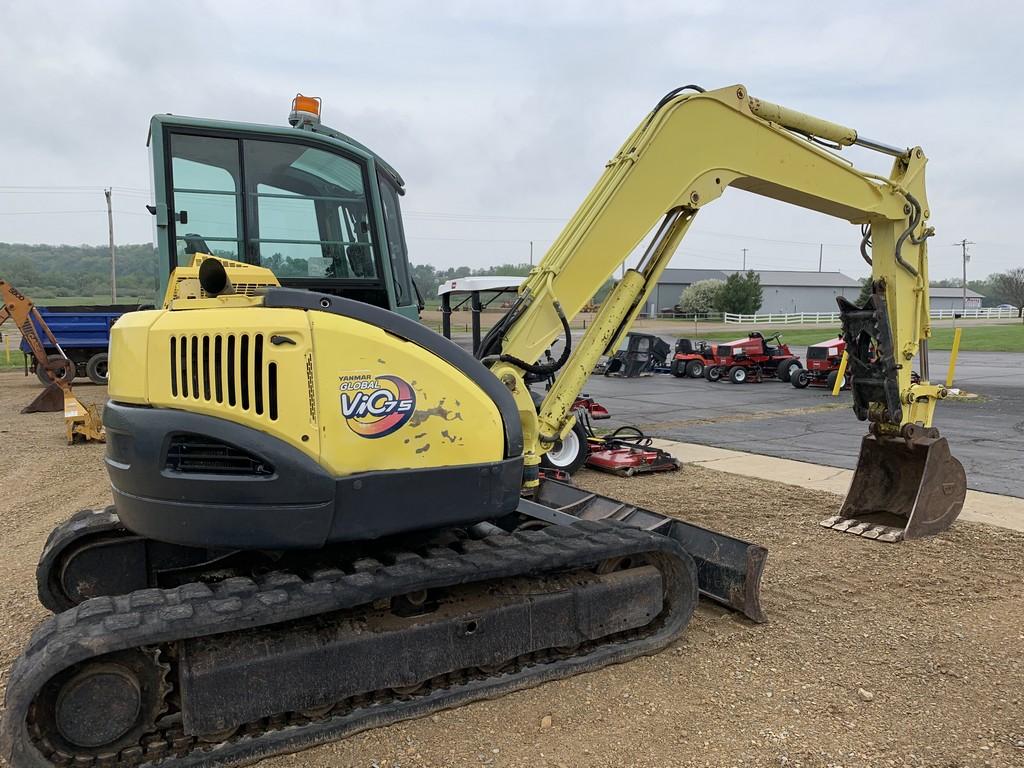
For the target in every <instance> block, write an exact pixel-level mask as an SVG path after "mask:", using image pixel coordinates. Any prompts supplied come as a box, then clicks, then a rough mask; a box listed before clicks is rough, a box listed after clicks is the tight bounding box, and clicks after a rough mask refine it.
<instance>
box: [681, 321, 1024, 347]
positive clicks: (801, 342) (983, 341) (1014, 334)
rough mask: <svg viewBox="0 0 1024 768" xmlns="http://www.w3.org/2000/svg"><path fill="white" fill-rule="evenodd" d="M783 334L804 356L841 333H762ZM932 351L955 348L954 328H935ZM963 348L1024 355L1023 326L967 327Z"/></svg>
mask: <svg viewBox="0 0 1024 768" xmlns="http://www.w3.org/2000/svg"><path fill="white" fill-rule="evenodd" d="M776 332H778V333H781V334H782V340H783V341H785V342H786V343H787V344H789V346H790V348H793V347H797V348H798V349H794V350H793V351H794V352H799V353H800V354H803V352H804V350H803V347H806V346H808V345H810V344H817V343H818V342H819V341H825V340H826V339H828V338H829V337H832V336H836V335H837V334H838V333H839V329H838V328H795V327H792V326H790V327H789V328H785V327H783V328H776V329H774V330H761V333H763V334H764V335H765V336H770V335H771V334H773V333H776ZM744 333H745V331H743V330H737V331H714V332H710V333H707V334H702V335H701V336H700V338H702V339H707V340H708V341H731V340H733V339H738V338H741V337H742V336H743V334H744ZM930 344H931V349H933V350H942V349H952V347H953V329H952V328H933V329H932V338H931V342H930ZM960 349H961V350H963V351H964V352H1024V325H1017V324H1012V325H977V326H973V325H969V324H968V325H965V326H964V329H963V335H962V336H961V337H960Z"/></svg>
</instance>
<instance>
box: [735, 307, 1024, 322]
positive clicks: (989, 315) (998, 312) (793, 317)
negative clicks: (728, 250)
mask: <svg viewBox="0 0 1024 768" xmlns="http://www.w3.org/2000/svg"><path fill="white" fill-rule="evenodd" d="M928 314H929V316H930V317H931V318H932V319H933V320H952V319H953V318H954V317H955V316H957V315H959V316H960V317H962V318H964V319H975V320H977V319H985V320H999V319H1008V318H1015V317H1017V316H1018V315H1017V310H1015V309H996V308H994V307H990V308H984V309H966V310H964V309H933V310H931V311H930V312H929V313H928ZM722 320H723V321H724V322H726V323H738V324H743V325H760V324H762V323H765V324H771V325H826V324H833V325H835V324H837V323H838V322H839V313H838V312H794V313H791V314H778V315H774V314H769V315H734V314H732V313H731V312H726V313H725V314H724V315H723V316H722Z"/></svg>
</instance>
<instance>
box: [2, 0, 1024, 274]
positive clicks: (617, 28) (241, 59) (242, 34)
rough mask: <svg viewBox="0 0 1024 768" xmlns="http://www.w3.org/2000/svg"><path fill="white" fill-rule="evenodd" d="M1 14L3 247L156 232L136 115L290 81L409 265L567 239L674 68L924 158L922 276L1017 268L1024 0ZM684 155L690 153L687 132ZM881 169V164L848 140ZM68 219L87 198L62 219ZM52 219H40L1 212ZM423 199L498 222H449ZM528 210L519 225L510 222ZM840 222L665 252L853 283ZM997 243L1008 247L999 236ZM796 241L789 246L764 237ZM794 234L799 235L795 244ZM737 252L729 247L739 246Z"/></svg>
mask: <svg viewBox="0 0 1024 768" xmlns="http://www.w3.org/2000/svg"><path fill="white" fill-rule="evenodd" d="M0 14H2V16H3V19H2V22H3V23H2V24H0V71H3V72H4V73H5V75H4V78H3V79H2V81H0V100H2V103H3V104H4V105H5V107H6V109H5V115H6V119H5V120H4V121H3V123H2V124H0V158H2V163H0V169H2V170H0V174H2V181H0V184H2V185H5V186H9V187H15V186H47V187H68V186H76V185H84V186H90V187H94V188H95V189H92V190H86V191H83V192H81V193H74V192H69V191H67V190H64V191H61V192H59V193H58V192H57V191H55V190H48V191H40V192H36V193H32V194H29V193H27V192H24V191H22V192H18V193H13V192H11V191H6V192H4V191H0V240H4V241H31V242H41V241H45V242H69V243H76V242H82V241H85V242H92V243H98V242H103V241H104V240H105V235H106V222H105V217H104V216H102V214H101V213H99V212H100V211H101V210H102V207H103V200H102V197H101V192H100V191H99V188H100V187H102V186H107V185H114V186H115V187H120V188H125V191H124V192H123V193H121V194H119V193H118V192H117V191H115V206H116V209H117V211H118V214H117V221H116V225H117V230H118V239H119V240H122V241H129V240H131V241H143V240H147V239H149V238H150V237H151V232H152V224H151V221H150V220H149V218H148V216H147V215H146V214H145V212H144V210H143V209H142V205H143V204H144V203H145V197H144V195H142V194H141V193H133V192H132V190H135V189H144V188H147V187H148V184H149V170H148V160H147V157H146V151H145V146H144V144H145V138H146V131H147V129H148V121H149V117H150V115H151V114H153V113H157V112H174V113H176V114H189V115H198V116H208V117H213V118H220V119H231V120H240V121H247V122H269V123H276V124H281V123H283V122H284V118H285V116H286V112H287V108H288V103H289V99H290V97H291V96H292V94H293V93H294V92H295V91H300V90H301V91H303V92H305V93H313V94H317V95H320V96H322V97H323V98H324V104H325V106H324V116H325V121H326V122H328V123H330V124H331V125H334V126H335V127H337V128H339V129H340V130H343V131H345V132H346V133H349V134H350V135H352V136H354V137H356V138H358V139H359V140H361V141H363V142H364V143H366V144H367V145H369V146H371V147H373V148H374V149H375V150H376V151H378V152H379V153H380V154H381V155H382V156H384V157H385V158H386V159H387V160H388V161H389V162H391V163H392V164H393V165H395V166H396V167H397V168H398V169H399V170H400V172H401V173H402V175H403V176H404V177H405V179H406V181H407V184H408V195H407V197H406V199H405V200H404V201H403V202H404V205H405V207H406V209H407V210H409V211H411V212H419V213H421V214H429V215H410V216H409V217H408V220H407V231H408V234H409V236H410V247H411V249H412V251H413V253H412V256H413V259H414V260H416V261H419V262H431V263H434V264H436V265H439V266H450V265H455V264H462V263H467V264H472V265H475V266H482V265H485V264H487V263H493V262H501V261H509V260H518V259H525V258H526V257H527V255H528V252H529V241H530V240H533V241H534V242H535V248H536V249H537V251H538V252H539V251H540V250H542V249H543V248H544V247H546V245H547V244H548V243H550V241H551V240H553V239H554V237H555V236H556V235H557V233H558V231H559V226H558V224H557V223H554V222H549V221H538V219H551V218H554V219H559V218H565V217H568V216H569V215H570V214H571V213H572V212H573V211H574V210H575V208H576V207H577V206H578V205H579V203H580V201H581V200H582V199H583V198H584V196H585V195H586V194H587V192H588V191H589V189H590V186H591V185H592V184H593V182H594V181H595V180H596V179H597V177H598V176H599V174H600V173H601V171H602V169H603V166H604V163H605V162H606V161H607V160H608V158H609V157H611V155H612V154H613V153H614V152H615V150H616V149H617V148H618V146H619V144H620V143H621V142H622V141H623V139H624V137H625V136H626V135H628V133H629V132H630V131H631V130H632V128H633V127H634V125H635V124H636V123H637V122H638V121H639V120H640V119H641V118H642V117H643V115H644V114H645V113H646V111H647V110H649V109H650V107H651V106H652V105H653V103H654V102H655V101H657V99H658V98H659V97H660V96H661V95H662V94H663V93H664V92H666V91H668V90H669V89H670V88H672V87H674V86H677V85H681V84H684V83H687V82H697V83H699V84H702V85H704V86H706V87H719V86H723V85H728V84H732V83H745V84H746V85H747V86H748V87H749V89H750V91H751V92H752V93H754V94H755V95H760V96H763V97H764V98H767V99H769V100H772V101H777V102H781V103H784V104H787V105H788V106H792V107H793V108H795V109H800V110H802V111H807V112H811V113H814V114H820V115H821V116H823V117H826V118H828V119H831V120H835V121H837V122H843V123H846V124H850V125H853V126H854V127H856V128H857V129H858V130H859V131H861V132H862V133H863V134H865V135H868V136H871V137H873V138H877V139H880V140H883V141H889V142H892V143H897V144H898V143H907V144H920V145H922V146H923V147H924V148H925V150H926V152H927V153H928V155H929V158H930V164H929V182H930V184H929V195H930V199H931V203H932V209H933V220H932V223H933V224H934V225H935V226H936V228H937V229H938V231H939V233H940V236H941V237H937V238H936V240H935V242H934V246H933V248H932V268H931V272H932V274H933V276H936V277H942V276H947V275H955V274H958V272H959V252H958V251H956V250H955V249H953V248H951V247H946V244H947V242H948V243H952V242H953V241H954V240H958V239H960V238H961V237H968V238H970V239H972V240H975V241H977V243H978V245H976V246H975V247H974V249H975V253H974V260H973V261H972V264H971V267H970V268H971V271H972V272H974V273H976V274H978V275H979V276H980V275H983V274H987V273H988V272H994V271H997V270H1000V269H1003V268H1005V266H1006V265H1007V263H1008V262H1010V261H1013V260H1014V259H1016V260H1018V261H1019V260H1020V256H1019V255H1017V253H1016V252H1014V251H1013V250H1012V249H1011V248H1010V244H1012V243H1013V242H1014V240H1015V239H1016V238H1012V234H1011V227H1012V226H1013V223H1014V222H1013V219H1014V218H1015V214H1016V212H1017V210H1019V208H1020V207H1021V202H1022V199H1021V197H1022V196H1021V192H1020V188H1019V186H1020V182H1019V180H1020V178H1022V177H1024V150H1022V149H1021V148H1020V145H1019V143H1018V142H1017V141H1016V139H1015V137H1014V138H1011V136H1013V132H1014V130H1015V126H1016V125H1019V124H1020V123H1021V122H1022V120H1021V118H1022V117H1024V114H1022V112H1024V107H1022V105H1021V103H1020V100H1019V99H1018V98H1016V93H1017V92H1018V91H1019V84H1018V82H1017V77H1018V75H1019V72H1020V67H1019V65H1018V64H1017V63H1016V62H1017V60H1018V56H1017V47H1018V42H1017V40H1016V39H1015V38H1016V30H1018V29H1019V28H1020V26H1021V22H1022V19H1024V9H1022V8H1020V7H1018V6H1017V5H1016V4H1009V3H994V2H975V3H972V4H971V5H970V7H969V8H966V7H965V6H964V5H963V4H962V3H955V2H930V3H924V2H905V3H903V4H900V5H896V6H894V5H892V4H889V3H880V2H867V3H861V4H859V5H856V6H854V7H851V8H849V9H845V8H843V9H838V8H831V7H825V6H821V5H820V4H808V3H803V2H777V3H725V2H704V3H686V4H681V3H678V2H645V3H631V2H622V3H613V2H592V1H591V2H582V1H581V2H565V3H558V4H551V3H541V2H525V3H514V4H509V3H505V4H491V3H478V2H470V1H469V0H464V1H462V2H437V3H429V4H414V3H386V4H385V3H377V4H366V3H354V2H352V3H336V4H324V3H314V2H296V3H289V4H287V7H284V6H281V5H280V4H279V3H269V2H182V3H173V4H170V5H163V6H160V8H159V9H157V8H156V7H155V6H152V5H149V4H142V3H129V2H125V1H120V2H119V1H117V0H113V1H111V2H105V3H94V2H83V3H76V4H70V5H69V4H62V5H61V6H60V7H57V6H49V7H48V6H46V5H39V4H35V5H30V4H28V3H16V4H7V6H6V7H5V8H4V10H3V11H2V12H0ZM680 151H692V152H698V151H700V149H699V147H691V146H687V147H681V148H680ZM849 154H850V156H851V157H852V158H856V160H857V161H858V162H863V163H864V164H865V166H866V167H868V168H870V169H871V170H874V171H880V172H883V173H884V172H887V170H888V166H889V160H888V159H887V158H883V157H879V156H873V155H871V154H869V153H864V152H853V153H849ZM71 210H81V211H85V212H84V213H57V211H71ZM19 211H20V212H38V211H53V212H54V213H53V214H52V215H45V214H42V213H32V214H31V215H11V214H13V213H16V212H19ZM437 213H444V214H450V213H457V214H473V215H475V216H477V217H491V218H493V219H495V220H493V221H466V220H453V219H452V217H448V218H444V217H439V216H437V215H436V214H437ZM508 219H518V220H512V221H510V220H508ZM855 229H856V228H854V227H852V226H850V225H849V224H847V223H845V222H837V221H831V220H828V219H825V218H823V217H821V216H819V215H815V214H810V213H807V212H804V211H799V210H795V209H791V208H787V207H785V206H782V205H779V204H775V203H772V202H770V201H766V200H762V199H758V198H753V197H751V196H749V195H745V194H742V193H730V194H727V195H725V196H724V197H723V199H722V200H721V201H720V202H719V203H716V204H715V205H712V206H709V207H708V209H707V210H706V211H703V212H702V213H701V215H700V216H699V217H698V220H697V222H696V223H695V225H694V228H693V233H692V236H691V237H690V238H688V239H687V240H686V241H685V242H684V245H683V248H682V250H681V253H680V255H679V256H677V259H676V265H677V266H684V265H686V266H709V267H722V266H726V265H729V264H730V263H731V262H735V263H734V264H732V266H738V265H739V262H740V260H741V258H742V256H741V250H740V249H741V248H744V247H746V248H748V264H753V265H754V266H756V267H764V268H771V267H777V268H793V267H797V266H807V267H816V265H817V256H818V249H817V247H816V246H814V245H813V243H816V242H823V243H827V244H829V245H827V246H826V247H825V248H824V249H823V255H824V266H825V268H826V269H842V270H844V271H847V272H848V273H850V274H855V275H859V274H862V273H863V272H864V271H865V266H864V265H863V263H862V262H861V261H860V257H859V255H858V254H857V250H856V242H857V234H856V231H855ZM1011 238H1012V239H1011ZM778 241H793V242H778ZM804 243H807V244H809V245H803V244H804ZM730 260H731V262H730Z"/></svg>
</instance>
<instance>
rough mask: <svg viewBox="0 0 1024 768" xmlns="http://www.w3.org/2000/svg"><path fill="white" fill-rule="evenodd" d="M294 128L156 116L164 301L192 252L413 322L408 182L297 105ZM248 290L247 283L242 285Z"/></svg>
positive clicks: (312, 103) (153, 145) (314, 102)
mask: <svg viewBox="0 0 1024 768" xmlns="http://www.w3.org/2000/svg"><path fill="white" fill-rule="evenodd" d="M289 123H290V124H291V126H290V127H287V126H272V125H253V124H248V123H233V122H226V121H215V120H204V119H196V118H189V117H179V116H175V115H156V116H154V117H153V119H152V121H151V123H150V141H149V146H150V152H151V155H152V166H153V180H154V185H153V186H154V205H153V206H152V207H151V208H150V211H151V213H153V215H154V216H155V218H156V242H157V248H158V251H159V258H160V263H161V268H160V270H159V273H160V276H161V277H160V280H161V282H160V286H159V294H158V296H163V295H164V294H165V292H166V288H167V281H168V278H169V276H170V275H171V273H172V272H173V271H174V269H175V268H176V267H179V266H188V265H189V264H190V263H191V262H192V260H193V257H194V255H195V254H197V253H208V254H211V255H214V256H219V257H221V258H226V259H230V260H232V261H238V262H243V263H246V264H252V265H254V266H261V267H266V268H269V269H270V270H271V271H273V273H274V274H275V275H276V276H277V278H278V280H279V281H280V283H281V285H283V286H285V287H289V288H302V289H305V290H310V291H317V292H319V293H328V294H331V295H334V296H341V297H344V298H349V299H354V300H356V301H360V302H363V303H365V304H372V305H375V306H378V307H382V308H384V309H390V310H392V311H394V312H397V313H399V314H402V315H405V316H407V317H411V318H413V319H417V318H418V316H419V309H420V307H421V305H422V301H421V300H420V298H419V293H418V291H417V289H416V286H415V285H414V284H413V281H412V271H411V269H410V268H409V260H408V249H407V247H406V240H405V231H404V229H403V226H402V215H401V208H400V204H399V198H400V197H401V196H402V195H403V194H405V189H404V184H405V183H404V181H403V180H402V177H401V176H399V174H398V172H397V171H395V169H394V168H392V167H391V166H390V165H389V164H388V163H387V162H385V161H384V160H383V159H382V158H381V157H380V156H379V155H377V154H376V153H374V152H372V151H371V150H369V149H368V148H366V147H365V146H363V145H362V144H360V143H359V142H357V141H355V140H353V139H351V138H349V137H348V136H346V135H344V134H343V133H340V132H338V131H335V130H333V129H331V128H328V127H327V126H325V125H323V124H322V123H321V122H320V102H319V99H312V98H310V97H305V96H301V95H299V96H297V97H296V98H295V100H294V101H293V104H292V111H291V114H290V116H289ZM239 288H240V290H241V292H243V293H246V292H248V291H247V288H246V286H244V285H242V286H239Z"/></svg>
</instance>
